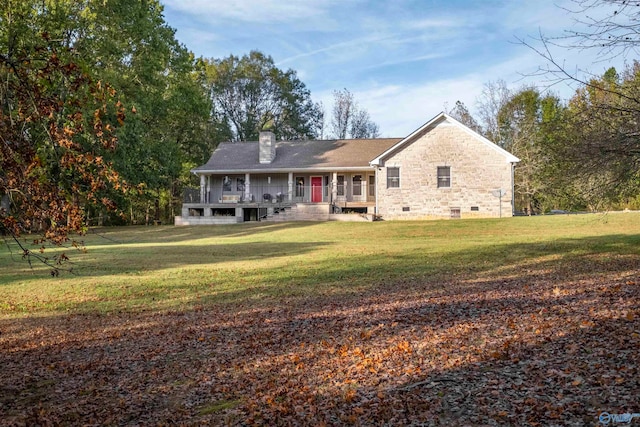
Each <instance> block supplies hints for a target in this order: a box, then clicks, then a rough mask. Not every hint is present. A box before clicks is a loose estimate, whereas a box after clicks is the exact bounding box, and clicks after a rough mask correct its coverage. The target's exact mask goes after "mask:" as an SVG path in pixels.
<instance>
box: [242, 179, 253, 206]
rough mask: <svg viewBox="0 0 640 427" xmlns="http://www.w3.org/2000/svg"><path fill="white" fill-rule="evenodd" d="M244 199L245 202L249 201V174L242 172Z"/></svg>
mask: <svg viewBox="0 0 640 427" xmlns="http://www.w3.org/2000/svg"><path fill="white" fill-rule="evenodd" d="M244 200H245V202H251V201H252V200H251V174H250V173H245V174H244Z"/></svg>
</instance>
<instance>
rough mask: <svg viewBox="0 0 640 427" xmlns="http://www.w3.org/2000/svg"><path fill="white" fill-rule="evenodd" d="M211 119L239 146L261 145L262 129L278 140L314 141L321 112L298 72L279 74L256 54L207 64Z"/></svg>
mask: <svg viewBox="0 0 640 427" xmlns="http://www.w3.org/2000/svg"><path fill="white" fill-rule="evenodd" d="M204 64H205V67H206V78H207V85H208V90H209V95H210V97H211V100H212V104H213V109H212V113H211V114H212V116H213V117H214V118H215V119H216V120H218V121H219V122H220V123H222V124H224V125H225V126H226V128H227V130H228V134H229V135H230V136H231V139H232V140H235V141H249V140H257V138H258V134H259V132H260V131H261V130H263V129H267V128H268V129H270V130H272V131H273V132H274V133H275V134H276V138H278V139H288V140H291V139H309V138H315V137H316V135H317V132H318V129H319V125H318V123H319V122H320V121H321V118H322V112H321V109H320V107H319V105H318V104H315V103H314V102H313V101H312V100H311V95H310V92H309V90H308V89H307V88H306V86H305V85H304V83H302V81H300V80H299V79H298V77H297V75H296V72H295V71H293V70H291V69H289V70H287V71H282V70H280V69H278V68H277V67H276V66H275V64H274V62H273V59H272V58H271V57H270V56H266V55H264V54H263V53H261V52H258V51H251V52H250V53H249V54H248V55H244V56H243V57H241V58H239V57H237V56H234V55H231V56H229V57H227V58H224V59H211V60H205V61H204Z"/></svg>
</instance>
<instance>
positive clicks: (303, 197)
mask: <svg viewBox="0 0 640 427" xmlns="http://www.w3.org/2000/svg"><path fill="white" fill-rule="evenodd" d="M375 180H376V177H375V170H373V169H368V170H366V171H334V172H328V171H318V172H316V173H314V172H306V171H305V172H288V173H255V174H252V173H244V174H202V175H200V188H192V189H186V190H185V194H184V201H183V205H182V217H181V218H176V222H177V223H178V222H179V221H188V222H189V223H194V222H196V223H203V224H204V223H207V224H209V223H211V224H224V223H237V222H245V221H261V220H263V219H266V218H268V217H269V216H270V215H274V214H278V213H280V212H284V211H285V210H287V209H291V208H292V207H294V206H297V205H309V207H306V208H305V210H306V211H310V210H312V209H315V211H317V212H318V213H322V214H323V215H324V212H325V211H326V213H327V214H329V215H331V214H345V213H360V214H374V213H375V189H376V185H375V182H376V181H375ZM312 205H315V206H316V207H315V208H312V207H311V206H312Z"/></svg>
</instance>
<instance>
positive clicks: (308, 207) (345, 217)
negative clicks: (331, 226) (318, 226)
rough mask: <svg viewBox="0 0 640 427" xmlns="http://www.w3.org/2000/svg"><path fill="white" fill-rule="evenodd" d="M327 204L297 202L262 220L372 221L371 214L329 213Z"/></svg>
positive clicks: (329, 207) (269, 214)
mask: <svg viewBox="0 0 640 427" xmlns="http://www.w3.org/2000/svg"><path fill="white" fill-rule="evenodd" d="M330 209H331V206H330V205H328V204H301V203H299V204H297V205H292V206H291V207H286V208H282V210H280V211H279V212H271V213H268V214H267V217H266V218H264V219H263V220H262V221H267V222H287V221H361V222H366V221H372V220H373V215H364V214H363V215H359V214H330V213H329V210H330Z"/></svg>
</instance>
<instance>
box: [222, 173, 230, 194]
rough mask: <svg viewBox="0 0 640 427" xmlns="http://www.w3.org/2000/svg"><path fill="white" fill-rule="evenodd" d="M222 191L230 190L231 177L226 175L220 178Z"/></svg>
mask: <svg viewBox="0 0 640 427" xmlns="http://www.w3.org/2000/svg"><path fill="white" fill-rule="evenodd" d="M222 191H231V178H229V177H228V176H225V177H224V178H222Z"/></svg>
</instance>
